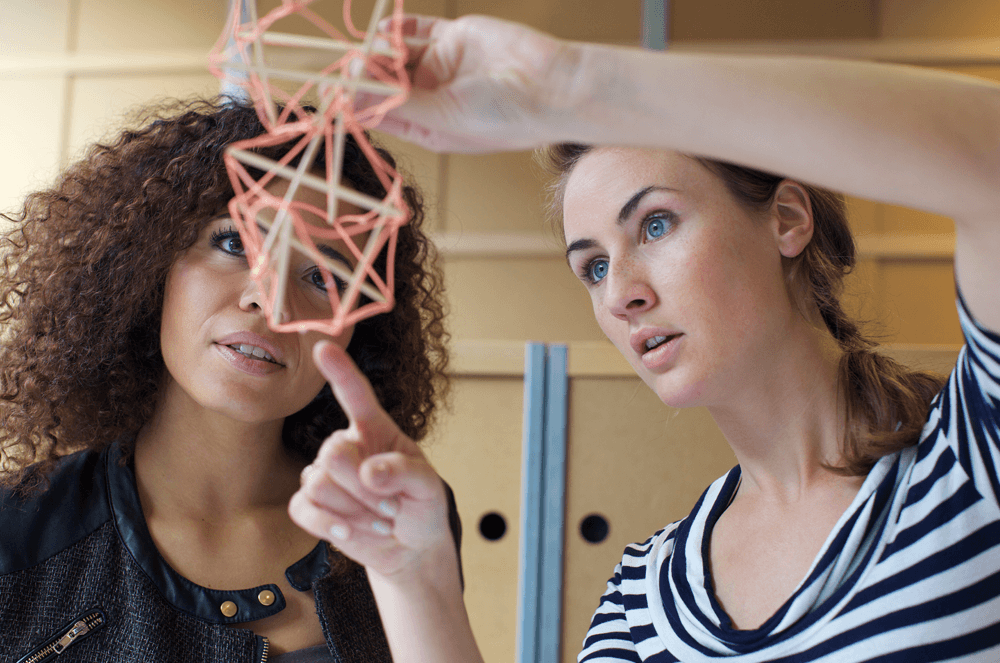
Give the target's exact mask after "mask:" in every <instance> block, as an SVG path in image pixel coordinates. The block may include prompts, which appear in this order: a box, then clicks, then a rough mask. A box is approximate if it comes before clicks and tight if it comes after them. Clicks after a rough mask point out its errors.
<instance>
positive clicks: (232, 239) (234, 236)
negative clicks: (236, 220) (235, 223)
mask: <svg viewBox="0 0 1000 663" xmlns="http://www.w3.org/2000/svg"><path fill="white" fill-rule="evenodd" d="M211 242H212V246H214V247H215V248H217V249H219V250H220V251H222V252H223V253H228V254H229V255H231V256H242V255H243V240H242V239H240V234H239V233H238V232H236V229H235V228H231V227H230V228H226V229H225V230H216V231H215V232H213V233H212V239H211Z"/></svg>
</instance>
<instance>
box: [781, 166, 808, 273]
mask: <svg viewBox="0 0 1000 663" xmlns="http://www.w3.org/2000/svg"><path fill="white" fill-rule="evenodd" d="M771 212H772V214H773V216H774V219H775V220H776V225H775V240H776V242H777V244H778V250H779V251H780V252H781V255H783V256H785V257H786V258H794V257H795V256H797V255H799V254H800V253H802V251H803V250H804V249H805V248H806V246H807V245H808V244H809V241H810V240H811V239H812V236H813V214H812V204H811V203H810V202H809V192H808V191H806V188H805V187H804V186H802V185H801V184H799V183H798V182H795V181H792V180H783V181H782V182H781V183H780V184H779V185H778V190H777V191H776V192H775V194H774V202H773V203H772V206H771Z"/></svg>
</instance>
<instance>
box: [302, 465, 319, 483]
mask: <svg viewBox="0 0 1000 663" xmlns="http://www.w3.org/2000/svg"><path fill="white" fill-rule="evenodd" d="M315 470H316V466H315V465H306V466H305V467H303V468H302V472H301V473H300V474H299V483H305V481H306V479H308V478H309V475H310V474H312V473H313V472H314V471H315Z"/></svg>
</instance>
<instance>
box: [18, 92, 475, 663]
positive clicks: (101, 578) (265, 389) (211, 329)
mask: <svg viewBox="0 0 1000 663" xmlns="http://www.w3.org/2000/svg"><path fill="white" fill-rule="evenodd" d="M160 110H161V114H160V115H153V116H152V117H150V118H149V119H147V121H146V122H145V123H144V124H143V125H142V126H141V127H140V128H138V129H136V130H134V131H126V132H124V133H122V134H121V135H120V136H118V137H117V138H116V139H115V140H114V141H113V142H111V143H109V144H106V145H97V146H95V147H94V148H92V149H91V150H90V152H89V153H88V155H87V157H86V159H84V160H83V161H81V162H79V163H78V164H76V165H74V166H73V167H71V168H70V169H69V170H67V171H66V173H65V174H64V175H63V176H62V177H61V179H60V180H59V182H58V183H57V184H56V186H55V187H53V188H52V189H49V190H47V191H42V192H40V193H36V194H34V195H32V196H30V197H29V198H28V199H27V201H26V203H25V205H24V207H23V209H22V210H21V212H20V213H19V214H17V215H15V216H13V217H12V218H9V219H8V220H9V221H12V222H13V223H14V226H13V228H12V229H10V230H9V231H8V232H7V233H6V234H5V235H4V236H3V238H2V251H3V255H4V261H5V273H4V275H3V278H2V280H0V324H2V325H3V329H4V342H3V344H2V347H0V431H2V432H0V450H2V451H0V453H2V460H3V471H4V474H3V484H4V485H3V491H2V493H0V500H2V501H0V533H2V536H0V624H3V627H2V628H0V652H2V655H3V657H4V658H5V659H7V660H25V661H27V660H30V661H33V662H38V661H45V660H49V659H51V658H54V657H56V656H59V655H61V654H62V652H64V651H65V652H66V653H67V654H69V655H70V656H71V657H72V658H73V660H91V661H134V660H138V659H147V660H151V661H178V662H183V663H190V662H192V661H206V662H207V661H225V662H226V663H230V662H232V661H247V662H248V663H249V662H251V661H253V662H258V661H267V660H271V661H273V660H289V661H312V660H332V659H331V657H336V660H344V661H359V662H360V661H388V660H389V652H388V650H387V646H386V642H385V638H384V636H383V634H382V631H381V628H380V624H379V618H378V612H377V609H376V607H375V603H374V601H373V599H372V596H371V592H370V589H369V588H368V584H367V581H366V579H365V573H364V571H363V570H362V569H361V568H360V567H358V566H357V565H355V564H353V563H351V562H349V561H348V560H346V559H345V558H344V557H343V556H342V555H341V554H340V553H339V552H337V551H335V550H334V549H332V548H330V547H329V546H328V545H327V544H326V543H325V542H322V541H320V540H319V539H317V538H316V537H313V536H311V535H309V534H307V533H305V532H303V531H302V530H301V529H299V528H298V527H296V526H295V525H294V524H293V523H292V521H291V520H290V519H289V517H288V514H287V504H288V500H289V498H290V497H291V495H292V493H294V492H295V490H296V489H297V488H298V486H299V474H300V472H301V470H302V468H303V467H305V466H306V465H307V464H308V463H309V462H310V461H311V460H312V459H313V457H314V456H315V454H316V451H317V449H318V448H319V446H320V444H321V442H322V441H323V439H324V438H325V437H326V436H327V435H328V434H329V433H330V432H331V431H332V430H335V429H337V428H342V427H344V426H346V425H347V420H346V417H345V415H344V412H343V410H342V409H341V408H340V407H339V406H338V404H337V402H336V400H335V399H334V397H333V394H332V392H331V390H330V388H329V386H327V385H326V384H325V379H324V378H323V376H322V375H321V374H320V372H319V370H318V369H317V368H316V364H315V362H314V359H313V350H314V348H315V347H316V346H317V344H318V342H319V341H320V339H321V338H323V337H322V336H321V335H320V334H319V333H312V332H311V333H305V334H276V333H274V332H272V331H271V330H270V329H269V328H268V326H267V324H266V321H265V318H264V314H263V311H262V300H261V298H260V293H259V291H258V290H257V289H256V287H255V285H254V283H253V281H252V279H251V278H250V273H249V267H248V265H247V260H246V257H245V256H244V255H243V247H242V244H241V241H240V237H239V234H238V233H237V232H236V230H235V227H234V225H233V222H232V220H231V219H230V218H229V216H228V212H227V210H226V207H227V203H228V202H229V200H230V199H231V198H232V196H233V191H232V188H231V186H230V183H229V179H228V176H227V173H226V168H225V164H224V162H223V154H224V150H225V148H226V146H227V145H229V144H230V143H233V142H234V141H237V140H244V139H248V138H252V137H255V136H258V135H260V134H261V133H262V132H263V127H262V126H261V123H260V121H259V119H258V118H257V115H256V112H255V111H254V109H253V108H252V107H249V106H242V105H239V104H233V103H222V104H221V105H213V104H211V103H208V102H198V103H192V104H188V105H184V106H179V107H172V108H165V109H160ZM290 147H291V144H288V145H278V146H272V147H270V148H265V149H263V150H262V154H263V156H266V157H269V158H272V159H275V160H277V159H278V158H280V157H281V156H282V155H283V154H284V153H285V151H287V150H288V149H289V148H290ZM319 154H320V155H322V154H323V151H322V150H320V151H319ZM382 156H383V157H385V158H387V159H389V157H388V155H387V154H385V153H383V154H382ZM320 158H321V159H322V156H321V157H320ZM322 166H323V164H322V161H320V162H319V163H317V164H316V167H317V168H322ZM259 175H260V174H259V173H258V174H257V176H259ZM343 178H344V180H345V182H346V183H347V184H348V185H349V186H351V187H353V188H354V189H356V190H358V191H361V192H363V193H365V194H367V195H370V196H373V197H382V196H384V195H385V191H384V189H383V188H382V186H381V184H380V183H379V180H378V178H377V176H376V174H375V172H374V171H373V170H372V168H371V166H370V165H369V163H368V161H367V159H366V158H365V157H364V155H363V154H362V152H361V150H360V148H359V147H358V145H357V144H356V143H355V142H354V141H353V139H348V143H347V146H346V151H345V156H344V170H343ZM275 186H277V185H275ZM274 192H275V191H272V193H274ZM278 193H280V192H278ZM317 196H318V194H316V193H315V192H311V191H306V190H303V191H301V192H300V193H299V194H298V196H297V198H296V203H295V204H297V205H301V209H302V210H303V211H302V213H303V217H304V220H305V221H306V222H307V223H320V222H321V221H320V219H319V218H318V216H317V215H316V214H313V213H311V212H309V207H308V206H309V205H311V206H312V209H320V210H322V209H325V200H315V199H314V198H315V197H317ZM404 196H405V199H406V202H407V204H408V205H409V207H410V209H411V210H412V213H413V216H412V218H411V219H410V222H409V224H407V225H405V226H403V227H402V229H401V230H400V231H399V235H398V242H397V247H396V263H395V279H396V291H395V298H396V302H397V303H396V307H395V308H394V309H393V310H392V311H391V312H390V313H388V314H385V315H381V316H377V317H374V318H369V319H367V320H363V321H361V322H359V323H358V324H357V325H355V326H354V327H353V328H349V329H346V330H345V331H344V332H343V334H341V336H339V337H337V338H335V339H333V340H332V343H333V344H334V345H336V346H338V347H340V348H342V349H344V350H345V351H346V352H347V353H348V354H349V355H350V356H351V357H353V359H354V361H356V362H357V364H358V365H359V366H360V367H361V370H362V372H363V373H364V374H365V375H366V376H367V378H368V380H370V381H371V384H372V385H373V387H374V389H375V392H376V393H377V395H378V399H379V402H380V404H381V407H383V408H384V409H385V411H387V412H389V413H390V415H389V416H390V417H391V419H392V421H393V422H395V424H396V425H398V426H399V427H400V429H401V430H403V431H405V432H406V435H407V436H408V437H409V438H412V439H419V438H420V437H422V436H423V435H424V433H425V432H426V431H427V429H428V426H429V425H430V423H431V421H432V419H433V415H434V412H435V407H436V405H437V402H438V400H439V399H440V398H441V397H442V394H443V390H444V388H445V387H446V384H445V382H444V377H443V368H444V366H445V364H446V361H447V356H446V352H445V348H444V339H445V334H444V330H443V327H442V300H441V280H440V275H439V273H438V271H437V268H436V266H435V263H434V261H433V256H434V253H433V251H432V249H431V248H430V246H429V244H428V241H427V239H426V237H425V235H424V234H423V231H422V229H421V222H422V220H423V208H422V206H421V201H420V197H419V193H418V192H417V191H416V190H415V189H413V188H412V187H405V193H404ZM345 211H351V210H345V209H342V212H345ZM354 211H355V212H356V211H357V210H354ZM319 248H320V249H321V250H322V251H323V252H324V253H325V254H328V255H329V256H330V257H331V258H332V259H335V260H341V261H343V262H345V263H346V264H347V265H348V266H353V264H354V257H353V254H352V253H351V252H350V251H349V250H348V248H347V247H345V246H344V245H343V243H342V242H339V241H327V242H325V243H323V244H322V245H321V246H320V247H319ZM383 258H384V257H383ZM376 269H384V259H383V260H382V264H381V265H380V264H379V263H378V262H377V263H376ZM288 282H289V284H290V285H289V286H288V288H289V290H288V296H287V300H288V301H289V302H291V303H292V304H291V307H292V310H291V314H292V315H293V316H294V317H301V318H316V317H322V316H321V314H322V313H323V311H324V307H325V309H326V314H327V315H330V311H329V310H328V309H329V303H328V299H327V294H326V292H325V291H326V288H327V287H328V286H329V285H330V284H328V283H327V281H326V280H324V278H323V275H322V274H321V273H320V270H319V269H318V268H317V266H316V265H315V264H313V263H312V262H311V261H310V260H309V259H308V258H307V257H306V256H304V255H302V254H297V255H296V257H295V258H294V259H293V261H292V268H291V273H290V278H289V281H288ZM333 285H335V286H336V287H342V286H343V284H342V283H339V282H337V283H335V284H333ZM443 490H444V488H443V487H442V491H443ZM455 517H456V516H455V514H454V511H452V518H455ZM455 524H456V530H455V531H456V535H457V531H458V530H457V520H455ZM445 527H446V529H447V527H448V526H447V525H445ZM456 541H457V538H456ZM453 545H454V544H453ZM288 652H297V653H296V654H288ZM285 654H287V655H288V658H278V657H279V656H280V655H285Z"/></svg>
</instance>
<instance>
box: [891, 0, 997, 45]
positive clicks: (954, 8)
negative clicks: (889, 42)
mask: <svg viewBox="0 0 1000 663" xmlns="http://www.w3.org/2000/svg"><path fill="white" fill-rule="evenodd" d="M879 9H880V12H879V19H880V21H879V22H880V33H881V36H883V37H932V38H937V37H944V38H959V37H997V36H1000V3H998V2H996V0H880V3H879Z"/></svg>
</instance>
